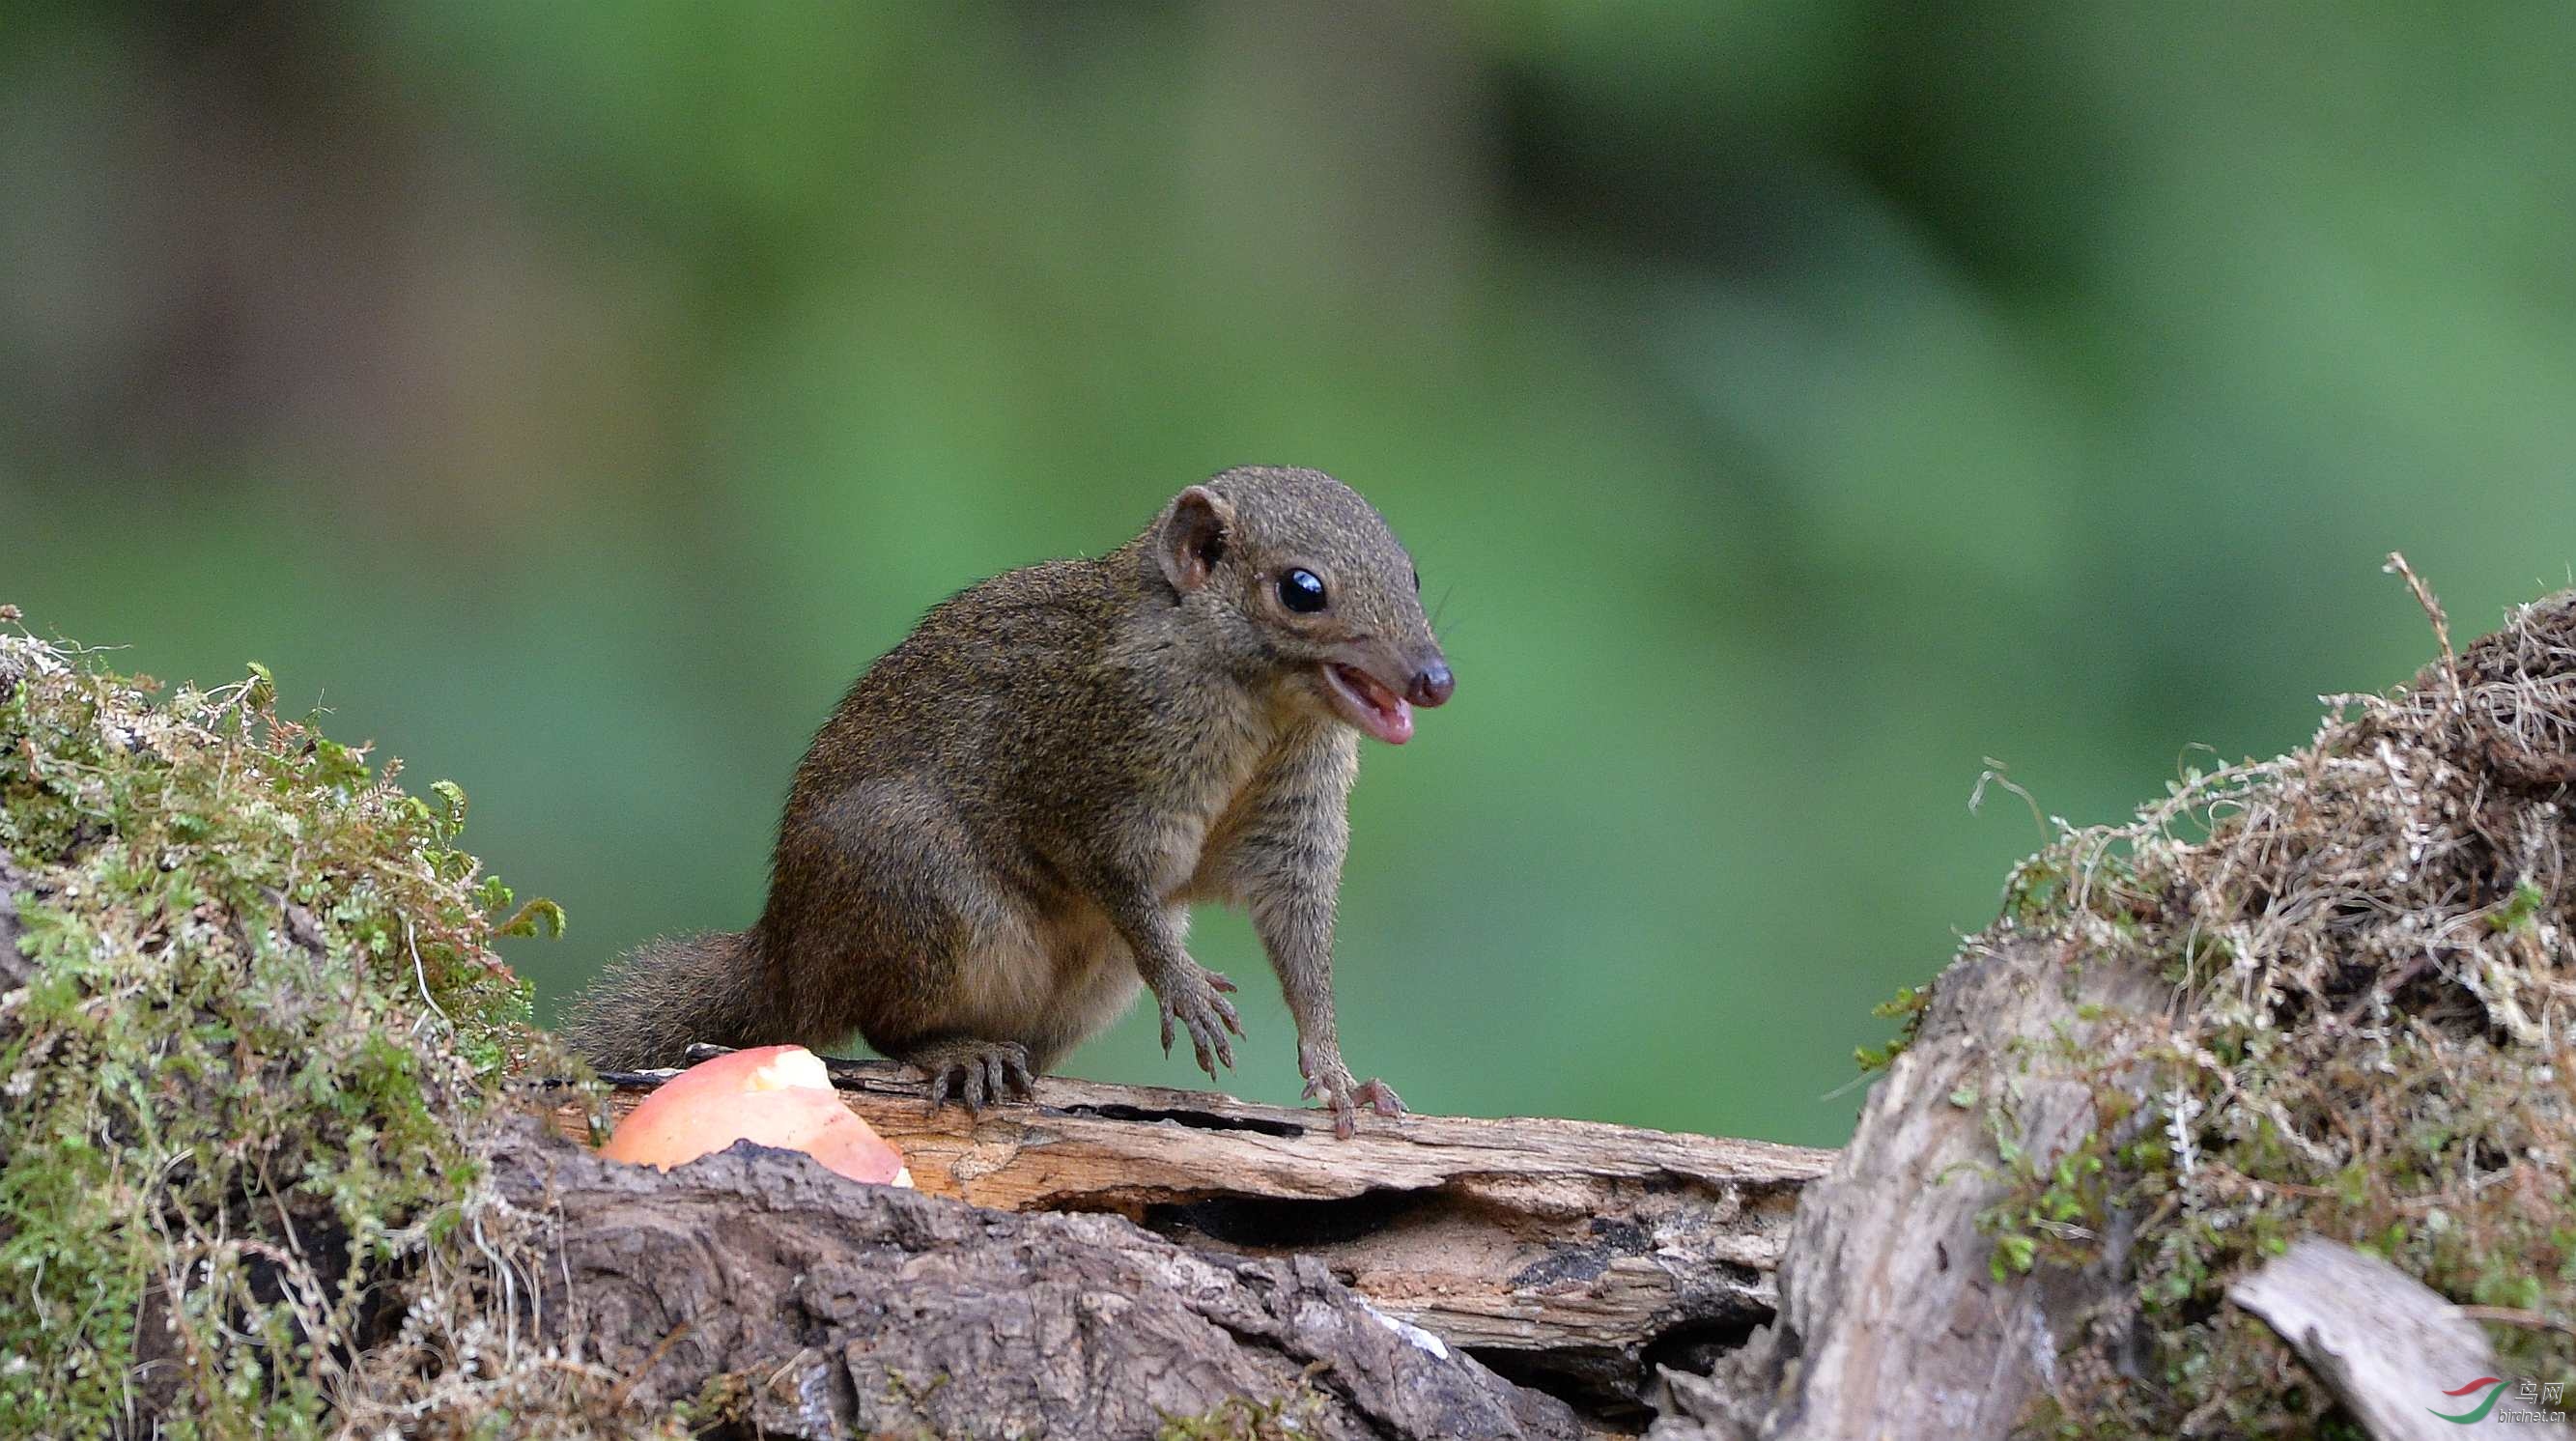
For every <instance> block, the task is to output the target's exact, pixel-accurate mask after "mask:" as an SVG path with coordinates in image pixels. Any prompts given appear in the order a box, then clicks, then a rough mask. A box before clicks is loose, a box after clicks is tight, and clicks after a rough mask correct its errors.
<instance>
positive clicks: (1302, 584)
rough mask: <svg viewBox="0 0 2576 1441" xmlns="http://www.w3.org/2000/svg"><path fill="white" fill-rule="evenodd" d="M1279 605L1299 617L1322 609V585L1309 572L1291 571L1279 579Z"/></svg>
mask: <svg viewBox="0 0 2576 1441" xmlns="http://www.w3.org/2000/svg"><path fill="white" fill-rule="evenodd" d="M1279 603H1280V604H1281V605H1284V606H1286V607H1288V608H1289V609H1290V610H1293V611H1295V612H1297V613H1298V614H1299V615H1313V614H1314V613H1315V612H1317V611H1319V610H1322V609H1323V608H1324V583H1323V582H1322V581H1320V580H1317V579H1316V578H1315V573H1314V572H1313V571H1311V570H1292V571H1289V572H1288V573H1287V574H1285V575H1282V576H1281V577H1279Z"/></svg>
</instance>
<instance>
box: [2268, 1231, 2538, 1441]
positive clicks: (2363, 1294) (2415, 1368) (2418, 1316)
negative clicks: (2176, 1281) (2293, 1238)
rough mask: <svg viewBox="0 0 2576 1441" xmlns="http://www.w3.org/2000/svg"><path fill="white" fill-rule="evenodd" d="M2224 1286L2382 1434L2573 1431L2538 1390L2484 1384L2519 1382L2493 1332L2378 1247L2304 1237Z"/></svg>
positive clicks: (2397, 1439) (2424, 1436)
mask: <svg viewBox="0 0 2576 1441" xmlns="http://www.w3.org/2000/svg"><path fill="white" fill-rule="evenodd" d="M2227 1298H2228V1299H2229V1300H2231V1301H2233V1302H2235V1303H2236V1304H2237V1305H2239V1306H2242V1307H2244V1308H2245V1309H2246V1310H2248V1311H2251V1312H2253V1313H2254V1314H2255V1315H2257V1316H2260V1317H2262V1318H2263V1320H2264V1322H2265V1323H2266V1324H2268V1325H2269V1326H2271V1328H2272V1329H2273V1330H2275V1331H2278V1332H2279V1333H2280V1334H2281V1339H2282V1340H2284V1341H2287V1342H2289V1343H2290V1345H2291V1347H2292V1348H2293V1349H2295V1350H2296V1351H2297V1352H2298V1353H2299V1355H2300V1357H2301V1358H2302V1359H2304V1360H2305V1361H2306V1362H2307V1363H2308V1368H2309V1369H2310V1370H2312V1371H2314V1372H2316V1373H2317V1375H2319V1376H2321V1377H2323V1378H2324V1379H2325V1383H2326V1385H2328V1386H2329V1387H2332V1388H2333V1390H2334V1393H2335V1395H2336V1396H2337V1397H2338V1398H2340V1399H2341V1400H2342V1402H2343V1404H2344V1407H2345V1409H2346V1410H2349V1411H2350V1412H2352V1414H2353V1416H2354V1418H2355V1419H2356V1420H2358V1421H2360V1422H2361V1424H2362V1425H2363V1426H2365V1427H2367V1428H2369V1431H2370V1434H2371V1435H2372V1436H2373V1437H2375V1438H2377V1441H2445V1438H2449V1437H2453V1436H2457V1435H2459V1434H2460V1432H2461V1430H2462V1428H2464V1427H2466V1428H2468V1429H2472V1430H2476V1429H2488V1428H2492V1429H2494V1430H2497V1431H2503V1432H2505V1434H2508V1435H2521V1436H2555V1437H2560V1438H2562V1441H2563V1438H2564V1437H2566V1435H2567V1427H2566V1426H2565V1425H2564V1424H2562V1423H2560V1422H2558V1421H2555V1420H2550V1419H2543V1417H2542V1416H2541V1414H2540V1413H2541V1408H2540V1406H2539V1405H2538V1404H2537V1403H2536V1402H2530V1401H2523V1402H2521V1404H2520V1405H2516V1404H2515V1403H2516V1402H2517V1401H2520V1399H2521V1398H2520V1397H2519V1396H2518V1395H2515V1394H2513V1393H2510V1392H2507V1393H2502V1394H2497V1393H2495V1392H2493V1391H2491V1389H2490V1387H2489V1386H2488V1385H2482V1384H2479V1383H2492V1386H2494V1387H2508V1386H2511V1385H2512V1384H2513V1383H2512V1382H2510V1381H2506V1380H2504V1379H2502V1378H2500V1377H2498V1376H2497V1374H2496V1372H2497V1369H2498V1368H2497V1365H2496V1359H2495V1348H2494V1347H2493V1346H2490V1345H2489V1344H2487V1336H2486V1333H2485V1332H2484V1331H2482V1330H2480V1329H2478V1324H2477V1323H2476V1322H2475V1321H2472V1320H2470V1319H2469V1318H2468V1317H2466V1316H2463V1315H2461V1314H2460V1308H2459V1307H2457V1306H2454V1305H2452V1304H2451V1303H2450V1302H2449V1301H2448V1300H2446V1299H2444V1298H2443V1296H2442V1294H2441V1293H2440V1292H2438V1291H2435V1290H2434V1289H2433V1288H2432V1287H2430V1286H2427V1285H2425V1284H2424V1283H2423V1282H2421V1281H2418V1280H2416V1279H2415V1278H2414V1277H2412V1276H2409V1275H2407V1274H2406V1273H2405V1272H2403V1271H2400V1270H2398V1269H2397V1268H2396V1267H2394V1266H2392V1265H2390V1264H2388V1263H2387V1262H2386V1261H2382V1260H2380V1259H2379V1258H2377V1257H2375V1256H2365V1255H2363V1254H2361V1253H2360V1252H2359V1251H2356V1250H2354V1249H2352V1248H2351V1247H2350V1246H2343V1245H2338V1244H2336V1243H2335V1242H2332V1241H2326V1240H2320V1239H2318V1238H2316V1237H2313V1236H2311V1237H2307V1238H2304V1239H2302V1240H2300V1241H2299V1242H2297V1243H2296V1244H2294V1245H2292V1246H2291V1247H2290V1249H2289V1251H2288V1252H2287V1253H2286V1254H2284V1255H2282V1256H2281V1257H2279V1258H2278V1259H2276V1260H2274V1261H2272V1262H2271V1263H2269V1264H2268V1265H2266V1266H2264V1267H2263V1269H2262V1270H2260V1271H2257V1272H2255V1273H2254V1274H2253V1275H2251V1276H2247V1277H2245V1278H2243V1279H2242V1280H2239V1281H2238V1282H2237V1283H2236V1284H2235V1285H2233V1286H2230V1287H2228V1288H2227ZM2445 1398H2449V1400H2448V1401H2447V1402H2446V1401H2445ZM2428 1402H2443V1403H2444V1404H2441V1405H2439V1406H2438V1407H2437V1406H2434V1405H2428V1404H2426V1403H2428ZM2497 1402H2503V1403H2504V1404H2503V1405H2501V1406H2499V1405H2497V1404H2495V1403H2497ZM2549 1409H2550V1410H2551V1411H2552V1412H2554V1411H2555V1410H2556V1408H2555V1407H2552V1408H2549ZM2463 1416H2471V1417H2474V1418H2476V1419H2474V1420H2466V1421H2464V1420H2462V1419H2460V1418H2461V1417H2463ZM2508 1428H2509V1429H2508Z"/></svg>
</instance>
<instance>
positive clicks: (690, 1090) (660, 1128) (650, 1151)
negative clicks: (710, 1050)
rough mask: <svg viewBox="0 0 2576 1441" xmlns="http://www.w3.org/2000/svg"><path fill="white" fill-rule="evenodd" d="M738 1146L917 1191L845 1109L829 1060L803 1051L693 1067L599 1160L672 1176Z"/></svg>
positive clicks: (638, 1114) (614, 1138)
mask: <svg viewBox="0 0 2576 1441" xmlns="http://www.w3.org/2000/svg"><path fill="white" fill-rule="evenodd" d="M736 1141H750V1142H753V1143H754V1144H757V1145H762V1146H776V1147H779V1148H780V1149H782V1150H789V1151H803V1152H804V1153H805V1154H807V1155H809V1156H812V1157H813V1158H814V1159H815V1160H817V1161H820V1162H822V1163H823V1164H824V1165H825V1166H827V1167H829V1168H830V1169H832V1170H834V1171H837V1172H839V1173H840V1174H842V1175H844V1176H847V1177H849V1178H850V1179H852V1180H854V1181H869V1182H874V1183H876V1184H879V1185H892V1186H909V1185H911V1184H912V1172H911V1171H910V1170H909V1169H907V1168H906V1167H905V1166H904V1164H903V1153H902V1152H900V1151H897V1150H896V1149H895V1148H894V1147H893V1146H892V1145H891V1144H889V1143H888V1142H887V1141H886V1139H885V1138H884V1137H883V1136H880V1135H878V1134H877V1132H876V1128H875V1127H874V1126H871V1125H869V1124H868V1123H867V1122H866V1121H864V1120H861V1119H860V1118H859V1117H858V1116H856V1115H854V1114H852V1113H851V1111H850V1108H849V1107H847V1106H844V1105H842V1104H841V1097H840V1093H839V1092H837V1091H834V1090H833V1089H832V1077H831V1073H830V1072H829V1071H827V1070H825V1069H824V1067H823V1058H822V1057H820V1056H817V1055H815V1054H814V1053H813V1052H812V1051H809V1050H807V1049H805V1048H804V1047H803V1046H761V1047H757V1048H755V1049H753V1050H748V1051H734V1052H730V1053H728V1054H726V1055H722V1056H718V1057H716V1058H715V1059H714V1060H712V1061H706V1062H702V1063H700V1064H698V1065H695V1066H691V1067H690V1068H689V1069H687V1070H685V1071H682V1072H681V1073H680V1074H678V1075H676V1076H673V1077H672V1078H671V1079H669V1080H668V1081H665V1082H663V1083H662V1085H661V1088H660V1089H658V1090H656V1091H654V1092H653V1094H651V1095H649V1096H646V1097H645V1098H644V1103H643V1104H642V1105H639V1106H637V1107H636V1108H635V1109H634V1110H632V1111H630V1112H628V1113H627V1115H626V1119H625V1120H622V1121H620V1122H618V1123H617V1129H616V1131H615V1132H614V1133H612V1134H611V1135H610V1136H609V1138H608V1144H607V1145H605V1146H602V1147H600V1148H599V1154H601V1155H603V1156H606V1157H607V1158H609V1159H610V1160H612V1161H628V1162H632V1163H634V1164H637V1165H643V1166H654V1167H658V1168H659V1169H661V1170H665V1171H667V1170H669V1169H671V1168H672V1167H673V1166H679V1165H685V1164H687V1163H688V1162H690V1161H694V1160H696V1159H697V1158H699V1157H700V1156H704V1155H707V1154H709V1153H710V1152H714V1151H721V1150H723V1149H724V1148H725V1147H727V1146H730V1145H732V1144H733V1143H734V1142H736Z"/></svg>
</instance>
